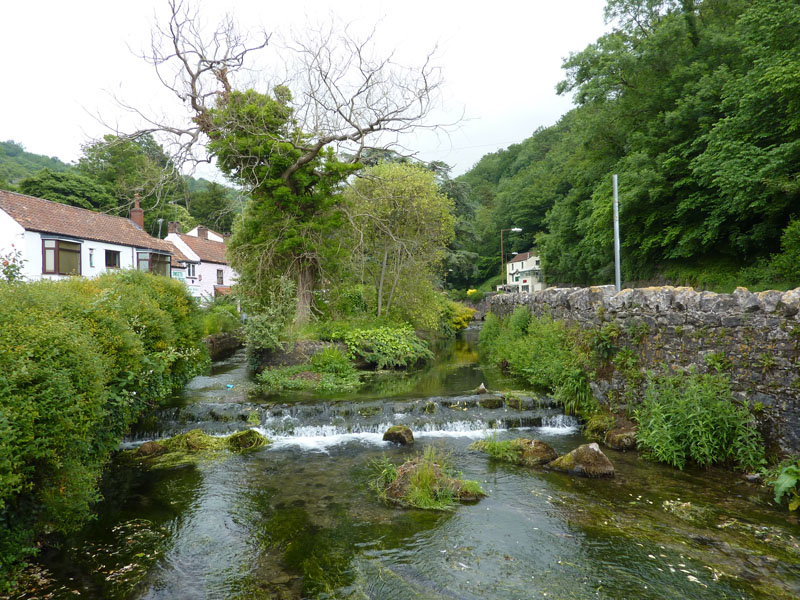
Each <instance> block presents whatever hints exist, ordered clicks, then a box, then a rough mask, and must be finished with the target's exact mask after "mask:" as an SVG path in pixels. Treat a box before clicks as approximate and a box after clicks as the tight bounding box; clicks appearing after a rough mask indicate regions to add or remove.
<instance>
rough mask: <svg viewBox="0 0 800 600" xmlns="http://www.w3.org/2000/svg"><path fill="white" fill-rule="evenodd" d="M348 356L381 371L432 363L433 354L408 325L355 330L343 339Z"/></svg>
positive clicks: (348, 332)
mask: <svg viewBox="0 0 800 600" xmlns="http://www.w3.org/2000/svg"><path fill="white" fill-rule="evenodd" d="M342 340H343V341H344V343H345V344H346V345H347V350H348V356H349V357H350V358H351V359H353V360H355V359H362V360H363V361H365V362H366V363H367V364H368V365H373V366H375V367H377V368H378V369H387V368H389V369H392V368H405V367H413V366H414V365H416V364H417V363H419V362H422V361H427V360H431V359H432V358H433V353H432V352H431V351H430V349H429V348H428V345H427V344H426V343H425V342H424V341H423V340H421V339H419V338H418V337H417V335H416V334H415V333H414V330H413V329H411V327H410V326H408V325H403V326H399V327H376V328H373V329H354V330H352V331H347V332H345V334H344V335H343V337H342Z"/></svg>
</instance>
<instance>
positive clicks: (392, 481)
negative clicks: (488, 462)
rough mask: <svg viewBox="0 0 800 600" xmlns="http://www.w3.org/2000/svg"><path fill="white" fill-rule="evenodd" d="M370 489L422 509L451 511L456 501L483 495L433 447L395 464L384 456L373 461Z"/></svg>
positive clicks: (468, 499) (380, 494) (394, 502)
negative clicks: (400, 463)
mask: <svg viewBox="0 0 800 600" xmlns="http://www.w3.org/2000/svg"><path fill="white" fill-rule="evenodd" d="M373 472H374V475H373V477H372V479H371V486H372V488H373V489H374V490H375V491H376V492H377V493H378V496H379V497H380V498H381V499H383V500H384V501H386V502H390V503H393V504H397V505H399V506H404V507H409V508H420V509H423V510H453V508H454V507H455V505H456V504H457V503H458V502H466V501H470V500H477V499H479V498H482V497H483V496H485V495H486V494H485V493H484V491H483V489H482V488H481V486H480V484H478V482H476V481H470V480H464V479H461V478H459V477H457V476H455V474H453V472H452V470H451V467H450V465H449V461H448V457H447V456H446V455H445V454H443V453H442V452H441V451H440V450H437V449H436V448H435V447H434V446H429V447H427V448H426V449H425V451H424V453H422V454H420V455H417V456H416V457H415V458H413V459H411V460H409V461H407V462H405V463H404V464H402V465H401V466H399V467H397V466H395V465H394V464H392V463H391V462H390V461H389V459H388V458H386V457H383V458H382V459H380V460H377V461H375V462H374V463H373Z"/></svg>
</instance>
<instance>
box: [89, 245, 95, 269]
mask: <svg viewBox="0 0 800 600" xmlns="http://www.w3.org/2000/svg"><path fill="white" fill-rule="evenodd" d="M89 268H91V269H94V248H89Z"/></svg>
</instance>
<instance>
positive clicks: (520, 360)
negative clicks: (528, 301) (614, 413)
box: [479, 307, 599, 418]
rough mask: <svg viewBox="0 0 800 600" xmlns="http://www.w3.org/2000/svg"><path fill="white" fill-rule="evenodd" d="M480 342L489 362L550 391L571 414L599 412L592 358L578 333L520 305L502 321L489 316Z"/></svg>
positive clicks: (581, 414) (565, 410) (491, 315)
mask: <svg viewBox="0 0 800 600" xmlns="http://www.w3.org/2000/svg"><path fill="white" fill-rule="evenodd" d="M526 323H527V326H526V329H525V330H522V326H523V325H524V324H526ZM521 331H522V333H521ZM479 344H480V349H481V352H482V354H483V355H484V357H485V358H486V359H488V360H489V361H490V362H492V363H494V364H496V365H503V366H505V368H506V369H507V370H508V372H510V373H511V374H512V375H515V376H517V377H520V378H521V379H523V380H525V381H526V382H527V383H528V384H530V385H532V386H534V387H537V388H541V389H544V390H547V391H549V392H551V393H552V394H553V395H554V397H555V399H556V400H557V401H559V402H560V403H561V404H562V405H563V406H564V412H566V413H567V414H574V415H580V416H582V417H584V418H587V417H589V416H590V415H592V414H593V413H594V412H596V411H597V410H598V408H599V405H598V403H597V400H596V399H595V397H594V395H593V394H592V392H591V388H590V387H589V377H588V371H589V364H590V356H589V352H588V350H587V348H586V344H585V342H584V340H583V338H582V334H581V332H579V331H578V330H574V329H569V328H567V327H566V325H565V324H564V323H562V322H559V321H553V320H552V319H551V318H549V317H535V316H531V315H530V314H529V312H528V309H527V308H525V307H519V308H517V310H515V311H514V313H513V314H512V315H511V317H509V318H507V319H505V320H503V321H501V320H499V319H498V318H497V317H496V316H495V315H493V314H492V313H489V314H488V315H487V317H486V321H485V323H484V326H483V330H482V331H481V333H480V337H479Z"/></svg>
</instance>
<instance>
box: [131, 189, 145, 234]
mask: <svg viewBox="0 0 800 600" xmlns="http://www.w3.org/2000/svg"><path fill="white" fill-rule="evenodd" d="M131 221H133V222H134V223H136V225H138V226H139V227H140V228H142V229H144V210H142V209H141V208H140V207H139V194H134V196H133V208H132V209H131Z"/></svg>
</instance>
